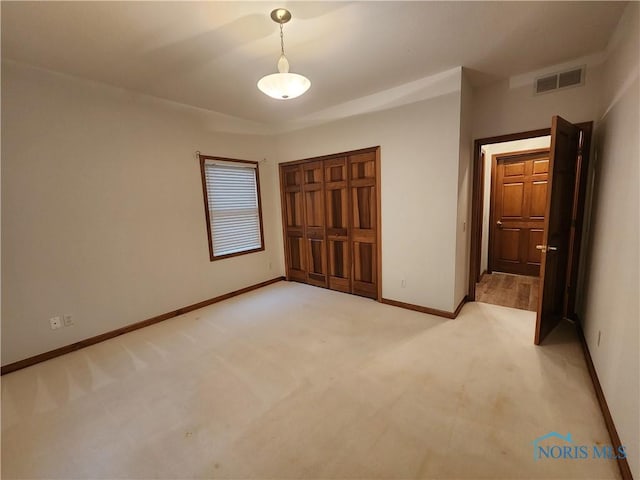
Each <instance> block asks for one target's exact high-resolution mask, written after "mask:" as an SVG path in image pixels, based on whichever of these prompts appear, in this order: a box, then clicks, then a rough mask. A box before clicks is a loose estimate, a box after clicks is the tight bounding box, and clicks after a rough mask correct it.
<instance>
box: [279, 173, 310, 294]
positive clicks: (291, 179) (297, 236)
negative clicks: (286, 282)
mask: <svg viewBox="0 0 640 480" xmlns="http://www.w3.org/2000/svg"><path fill="white" fill-rule="evenodd" d="M280 181H281V188H282V202H283V205H282V208H283V223H284V234H285V256H286V262H287V267H288V268H287V276H288V278H289V279H290V280H297V281H300V282H306V280H307V272H306V264H307V258H306V257H307V255H306V246H305V241H304V205H303V192H302V167H301V166H300V165H291V166H287V167H283V168H282V169H281V173H280Z"/></svg>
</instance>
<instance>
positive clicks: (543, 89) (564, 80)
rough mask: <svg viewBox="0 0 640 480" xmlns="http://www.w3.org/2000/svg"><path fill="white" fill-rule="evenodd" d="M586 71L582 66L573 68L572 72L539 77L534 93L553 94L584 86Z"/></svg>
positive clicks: (535, 83)
mask: <svg viewBox="0 0 640 480" xmlns="http://www.w3.org/2000/svg"><path fill="white" fill-rule="evenodd" d="M584 71H585V67H584V66H582V67H578V68H572V69H571V70H565V71H564V72H558V73H553V74H551V75H545V76H544V77H538V78H536V80H535V82H534V93H535V94H536V95H538V94H541V93H547V92H552V91H554V90H562V89H565V88H571V87H579V86H581V85H584Z"/></svg>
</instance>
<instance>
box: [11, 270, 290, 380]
mask: <svg viewBox="0 0 640 480" xmlns="http://www.w3.org/2000/svg"><path fill="white" fill-rule="evenodd" d="M284 279H285V278H284V277H276V278H272V279H270V280H265V281H264V282H260V283H256V284H254V285H249V286H248V287H244V288H241V289H239V290H234V291H233V292H229V293H225V294H223V295H218V296H217V297H213V298H210V299H208V300H203V301H202V302H198V303H194V304H192V305H188V306H186V307H182V308H178V309H177V310H172V311H170V312H167V313H163V314H161V315H157V316H155V317H151V318H148V319H146V320H142V321H140V322H136V323H132V324H130V325H126V326H124V327H120V328H117V329H115V330H111V331H109V332H106V333H101V334H100V335H96V336H95V337H90V338H85V339H84V340H80V341H79V342H75V343H72V344H70V345H65V346H64V347H59V348H56V349H54V350H50V351H48V352H44V353H40V354H38V355H34V356H33V357H28V358H25V359H22V360H18V361H17V362H13V363H9V364H7V365H3V366H2V369H1V374H2V375H5V374H7V373H11V372H15V371H16V370H21V369H23V368H26V367H30V366H31V365H35V364H36V363H41V362H44V361H46V360H51V359H52V358H55V357H59V356H61V355H65V354H67V353H71V352H75V351H76V350H80V349H82V348H85V347H89V346H91V345H95V344H96V343H100V342H104V341H105V340H109V339H110V338H114V337H118V336H120V335H123V334H125V333H129V332H132V331H134V330H138V329H140V328H144V327H148V326H149V325H153V324H154V323H159V322H162V321H164V320H169V319H170V318H174V317H177V316H179V315H183V314H185V313H189V312H191V311H193V310H197V309H199V308H202V307H206V306H209V305H213V304H214V303H218V302H221V301H223V300H227V299H229V298H232V297H236V296H238V295H242V294H243V293H247V292H250V291H252V290H257V289H258V288H262V287H266V286H267V285H271V284H272V283H276V282H279V281H281V280H284Z"/></svg>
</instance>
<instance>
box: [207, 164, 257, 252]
mask: <svg viewBox="0 0 640 480" xmlns="http://www.w3.org/2000/svg"><path fill="white" fill-rule="evenodd" d="M256 169H257V165H255V164H252V163H240V162H238V163H235V162H218V161H209V160H208V161H206V162H205V164H204V174H205V182H206V188H207V200H208V205H207V207H208V209H209V221H210V231H211V243H212V249H213V256H214V257H219V256H223V255H230V254H234V253H239V252H246V251H248V250H256V249H260V248H262V238H261V234H260V211H259V206H258V188H257V180H256V179H257V174H256Z"/></svg>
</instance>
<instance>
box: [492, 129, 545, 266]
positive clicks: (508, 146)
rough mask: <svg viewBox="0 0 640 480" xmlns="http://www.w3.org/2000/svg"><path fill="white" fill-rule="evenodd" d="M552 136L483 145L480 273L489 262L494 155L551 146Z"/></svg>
mask: <svg viewBox="0 0 640 480" xmlns="http://www.w3.org/2000/svg"><path fill="white" fill-rule="evenodd" d="M550 145H551V136H550V135H545V136H544V137H535V138H526V139H523V140H514V141H512V142H499V143H490V144H488V145H485V146H484V147H482V151H483V152H484V155H485V159H484V179H483V180H484V182H483V202H482V248H481V251H480V273H484V272H485V271H486V270H487V267H488V262H489V221H490V218H489V216H490V213H491V163H492V158H491V157H492V156H493V155H498V154H500V153H506V152H521V151H523V150H532V149H534V148H549V146H550Z"/></svg>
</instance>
